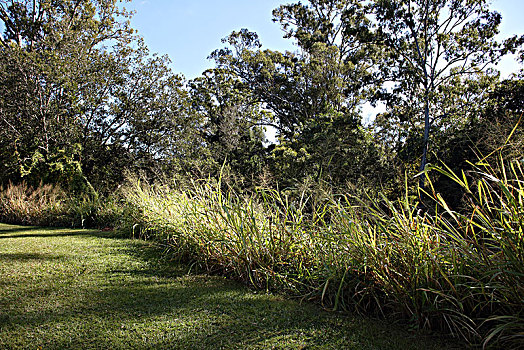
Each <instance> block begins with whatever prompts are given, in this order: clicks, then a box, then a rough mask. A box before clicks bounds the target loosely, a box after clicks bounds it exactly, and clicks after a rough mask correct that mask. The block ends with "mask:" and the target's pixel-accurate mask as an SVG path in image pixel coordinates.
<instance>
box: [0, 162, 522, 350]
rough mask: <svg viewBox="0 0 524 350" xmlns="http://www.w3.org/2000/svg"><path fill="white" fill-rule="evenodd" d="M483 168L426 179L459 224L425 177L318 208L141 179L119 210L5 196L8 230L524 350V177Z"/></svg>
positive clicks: (46, 190) (20, 191)
mask: <svg viewBox="0 0 524 350" xmlns="http://www.w3.org/2000/svg"><path fill="white" fill-rule="evenodd" d="M472 166H473V167H474V169H475V170H474V172H472V173H470V174H465V173H460V174H456V173H454V172H452V171H451V170H450V169H448V168H446V167H433V168H432V169H428V170H430V173H431V171H433V172H439V173H441V174H443V175H445V176H448V177H449V178H451V179H452V180H454V181H455V182H456V183H457V184H459V185H460V186H461V187H462V189H463V191H464V193H465V196H466V197H465V203H466V205H465V208H462V209H461V210H460V211H455V210H453V209H451V208H450V207H449V206H448V204H447V203H446V201H445V200H444V198H443V197H442V196H441V195H440V194H439V192H438V189H435V188H434V187H433V186H432V184H431V181H430V176H429V175H428V172H426V173H425V174H424V176H426V177H427V180H428V182H429V186H428V187H427V190H426V191H423V190H421V189H419V196H411V195H409V194H408V193H407V192H406V195H405V196H404V198H401V199H399V200H397V201H391V200H389V199H387V198H386V197H385V196H379V197H378V198H371V197H370V198H356V197H353V196H351V195H329V196H325V197H324V199H323V200H319V199H318V198H315V200H314V201H313V200H312V199H311V198H312V195H310V194H308V193H307V192H303V193H302V194H301V195H299V196H297V197H296V198H293V199H292V198H290V197H289V196H286V195H285V194H284V193H283V192H281V191H277V190H267V189H260V190H258V191H256V192H255V193H252V194H250V195H244V194H240V193H237V192H235V191H233V190H230V189H227V188H226V189H224V187H225V186H223V185H222V184H221V183H220V181H219V182H213V181H209V180H208V181H202V182H193V183H192V185H184V186H180V185H177V184H176V183H171V184H165V183H164V184H149V183H146V182H144V181H141V180H139V179H138V178H130V179H129V180H128V183H127V185H126V186H123V187H122V189H121V191H120V193H119V195H120V199H119V200H116V199H113V200H111V201H109V200H107V201H105V202H98V203H92V202H88V201H86V200H83V201H82V200H79V199H76V200H72V199H71V198H67V196H65V194H64V193H63V191H61V190H60V189H58V188H53V187H49V186H42V187H40V188H39V189H35V190H32V189H29V188H28V187H27V186H25V187H24V185H19V186H18V187H17V186H13V185H11V186H8V187H7V188H6V189H3V190H2V191H0V192H1V195H0V205H1V213H2V214H1V217H0V220H2V221H6V222H16V221H18V222H22V223H28V224H39V225H49V224H57V223H58V224H59V223H62V222H63V223H68V222H69V221H71V220H72V221H73V225H75V222H76V225H83V224H85V223H86V220H90V221H91V222H92V223H93V224H95V225H98V226H100V227H103V226H106V225H108V226H120V227H121V228H122V229H123V230H126V231H127V232H128V233H129V234H132V235H135V236H141V237H144V238H148V239H157V240H162V241H164V242H167V244H168V246H169V249H170V251H171V253H172V254H173V256H176V257H178V258H179V259H181V260H184V261H186V262H191V263H194V264H198V265H199V266H200V267H202V268H205V269H207V270H208V271H210V272H213V273H220V274H224V275H227V276H229V277H231V278H234V279H238V280H241V281H244V282H245V283H247V284H250V285H251V286H253V287H254V288H258V289H265V290H276V291H280V292H284V293H287V294H289V295H294V296H297V297H301V298H303V299H308V300H314V301H317V302H319V303H321V304H322V305H323V306H324V307H326V308H330V309H332V310H341V309H343V310H357V311H359V312H362V313H365V314H375V315H382V316H385V317H394V318H395V319H397V320H404V321H405V322H406V323H409V324H410V325H411V326H412V327H416V328H424V329H435V330H441V331H442V330H444V331H448V332H451V333H452V334H453V335H455V336H457V337H459V338H462V339H465V340H467V341H469V342H470V343H471V344H474V345H480V346H484V347H490V346H504V347H509V348H518V347H519V346H520V345H521V344H522V342H523V340H524V334H523V333H522V329H524V307H523V305H524V285H523V280H524V278H523V277H524V224H523V223H524V182H523V181H524V172H523V164H522V162H521V161H512V162H507V161H504V160H502V159H499V161H498V162H497V166H496V167H495V166H491V165H490V164H489V163H487V162H479V163H477V164H472ZM419 198H424V204H425V208H424V209H422V208H423V207H422V204H421V203H420V201H419ZM101 203H102V204H101ZM57 218H62V219H57ZM24 220H25V221H24ZM53 220H54V221H53Z"/></svg>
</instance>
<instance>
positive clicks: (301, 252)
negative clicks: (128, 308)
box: [0, 0, 524, 347]
mask: <svg viewBox="0 0 524 350" xmlns="http://www.w3.org/2000/svg"><path fill="white" fill-rule="evenodd" d="M130 16H131V14H130V13H128V12H127V11H126V10H125V9H124V8H123V7H122V6H121V4H119V3H118V2H117V1H116V0H18V1H14V0H13V1H7V0H0V20H1V21H2V23H3V25H4V33H3V34H2V35H1V36H0V67H1V69H0V86H1V87H2V89H1V90H0V169H1V171H0V186H1V190H0V220H2V221H9V222H22V223H26V224H38V225H73V226H89V225H92V226H99V227H106V226H119V227H120V228H122V229H124V230H127V232H128V233H130V234H140V235H144V236H147V237H156V238H157V239H161V240H163V241H164V242H168V244H169V245H170V247H171V250H172V251H175V252H176V253H177V254H178V256H179V257H180V258H181V259H186V260H191V261H194V262H197V263H198V265H199V266H201V267H203V268H207V269H209V270H211V271H214V272H217V271H220V272H221V273H224V274H227V275H231V276H233V277H235V278H238V279H241V280H243V281H245V282H246V283H249V284H251V285H253V286H255V287H257V288H266V289H278V290H283V291H286V292H289V293H291V294H293V295H300V296H302V297H307V298H310V299H313V300H317V301H320V302H322V303H324V305H325V306H326V307H333V308H339V307H347V308H352V309H356V310H360V311H363V312H366V313H375V314H381V315H392V314H394V315H401V319H403V320H406V321H409V322H411V323H412V324H415V325H416V326H417V327H421V328H423V327H426V328H432V329H444V330H446V331H451V332H454V334H456V335H459V336H461V337H462V338H464V339H467V340H468V341H470V342H471V343H474V344H479V343H481V342H484V344H491V343H497V342H498V344H508V345H509V346H516V347H518V346H519V344H521V343H520V341H521V337H522V335H521V334H520V333H519V332H520V330H521V329H522V325H523V324H524V323H523V317H522V315H523V313H524V310H523V308H522V297H523V290H524V289H523V286H522V276H524V258H523V256H524V255H523V254H524V236H523V235H522V232H523V231H522V230H523V228H522V217H523V215H524V214H523V211H522V210H523V208H522V203H523V198H524V192H523V187H522V180H523V178H524V176H523V173H522V161H523V159H524V158H523V151H522V150H523V149H524V148H523V147H524V130H523V128H522V122H521V121H520V119H521V117H522V114H523V111H524V80H523V78H524V72H523V70H520V71H518V72H514V74H512V75H511V76H510V77H509V78H507V79H501V78H500V74H499V73H498V71H497V70H496V64H497V62H499V61H500V59H501V58H502V57H503V56H505V55H508V54H516V57H517V59H518V60H519V61H520V62H521V63H522V61H523V60H524V51H523V49H522V45H523V43H524V36H517V35H515V36H513V37H510V38H507V39H504V40H497V38H496V36H497V34H498V27H499V25H500V22H501V15H500V14H498V13H496V12H494V11H491V10H490V9H489V6H488V1H486V0H411V1H407V0H406V1H393V0H376V1H358V0H311V1H309V2H307V3H301V2H298V3H292V4H286V5H282V6H280V7H279V8H277V9H275V10H274V11H273V20H274V21H275V22H277V23H278V24H280V26H281V28H282V31H283V35H284V37H286V38H288V39H289V40H292V41H293V42H294V43H295V44H296V45H297V50H296V51H294V52H289V51H286V52H279V51H274V50H270V49H266V48H263V47H262V44H261V43H260V41H259V39H258V36H257V34H256V33H253V32H250V31H248V30H247V29H241V30H239V31H235V32H233V33H231V34H230V35H229V36H228V37H227V38H225V39H224V40H223V44H224V47H223V48H221V49H217V50H215V51H214V52H212V53H211V55H210V59H213V60H214V61H215V63H216V66H215V68H213V69H209V70H207V71H205V72H203V74H202V75H201V76H200V77H198V78H195V79H192V80H186V79H185V78H184V77H183V76H182V75H179V74H176V73H175V72H173V70H172V69H171V68H170V61H169V58H168V57H166V56H157V55H154V54H151V53H150V52H149V50H148V49H147V47H146V45H145V44H144V42H143V40H142V39H141V38H140V37H139V36H138V35H137V34H136V33H135V31H134V30H133V29H132V28H131V27H130V25H129V22H128V20H129V18H130ZM371 107H375V109H373V108H371ZM370 110H371V111H372V113H373V114H374V115H373V118H372V120H371V121H367V122H364V119H365V117H366V116H367V114H368V113H369V111H370ZM269 130H272V131H274V132H275V133H276V137H275V139H274V140H267V136H266V135H267V134H268V131H269ZM59 187H60V188H59Z"/></svg>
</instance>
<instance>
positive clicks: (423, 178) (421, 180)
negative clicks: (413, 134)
mask: <svg viewBox="0 0 524 350" xmlns="http://www.w3.org/2000/svg"><path fill="white" fill-rule="evenodd" d="M429 129H430V125H429V101H428V99H427V98H426V106H425V108H424V141H423V146H422V160H421V162H420V169H419V170H420V172H422V171H424V169H425V168H426V164H427V154H428V140H429ZM419 186H420V188H421V189H424V188H425V186H426V176H425V175H420V178H419Z"/></svg>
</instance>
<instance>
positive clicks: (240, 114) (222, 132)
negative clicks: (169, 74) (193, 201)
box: [188, 68, 267, 186]
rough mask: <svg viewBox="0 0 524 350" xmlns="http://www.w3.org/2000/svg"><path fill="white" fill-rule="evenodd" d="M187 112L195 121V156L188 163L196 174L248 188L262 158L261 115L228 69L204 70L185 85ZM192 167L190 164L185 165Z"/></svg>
mask: <svg viewBox="0 0 524 350" xmlns="http://www.w3.org/2000/svg"><path fill="white" fill-rule="evenodd" d="M188 86H189V99H188V101H189V103H188V106H189V114H190V115H191V118H192V120H194V121H195V124H194V125H195V128H193V129H192V131H191V132H192V135H193V136H192V137H193V138H195V139H196V140H198V141H196V142H195V147H197V149H198V153H199V154H195V153H196V152H192V154H193V158H194V159H193V161H192V162H188V165H189V166H190V167H191V168H193V169H194V171H198V172H199V175H200V176H203V175H204V176H209V175H212V176H216V175H219V172H220V169H221V168H222V166H223V165H224V164H227V166H228V170H230V171H229V172H228V173H227V174H226V173H222V176H224V177H225V176H228V177H231V178H232V179H231V180H232V181H235V182H236V183H235V184H237V185H242V186H251V185H253V182H254V181H256V178H257V177H258V176H259V175H260V174H261V173H262V171H263V170H264V167H265V165H266V160H267V155H266V153H267V152H266V148H265V147H264V145H263V143H264V140H265V139H264V132H263V125H264V120H265V119H267V112H266V111H265V110H264V109H263V108H262V106H261V104H260V102H258V100H257V99H256V98H255V96H254V95H253V94H252V93H251V91H250V90H248V89H245V87H244V86H243V83H242V81H241V80H239V79H238V78H237V77H236V76H235V75H233V74H231V72H229V71H228V70H224V69H220V68H215V69H208V70H206V71H205V72H204V73H203V74H202V76H200V77H198V78H196V79H193V80H191V81H189V83H188ZM191 163H192V164H191Z"/></svg>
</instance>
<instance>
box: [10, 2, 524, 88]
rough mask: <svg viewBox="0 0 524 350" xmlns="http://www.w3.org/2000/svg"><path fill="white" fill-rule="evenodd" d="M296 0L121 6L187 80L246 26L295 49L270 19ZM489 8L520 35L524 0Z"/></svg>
mask: <svg viewBox="0 0 524 350" xmlns="http://www.w3.org/2000/svg"><path fill="white" fill-rule="evenodd" d="M296 1H298V0H296ZM296 1H295V0H132V1H131V2H126V3H125V4H124V6H125V7H126V8H128V9H130V10H134V11H136V14H135V15H134V16H133V18H132V19H131V25H132V26H133V28H135V29H137V30H138V32H139V34H140V35H141V36H142V37H144V40H145V42H146V44H147V46H148V47H149V48H150V50H151V52H156V53H159V54H168V55H169V57H170V58H171V60H172V61H173V64H172V68H173V69H174V70H175V71H176V72H177V73H182V74H184V75H185V76H186V78H189V79H191V78H195V77H197V76H199V75H200V74H201V73H202V72H203V71H204V70H205V69H207V68H211V67H212V66H213V62H211V61H209V60H207V57H208V56H209V54H210V53H211V52H212V51H213V50H215V49H218V48H221V47H222V46H223V44H222V43H221V42H220V39H222V38H224V37H225V36H227V35H228V34H230V33H231V32H232V31H233V30H239V29H241V28H248V29H249V30H252V31H255V32H257V33H258V34H259V36H260V39H261V41H262V44H263V45H264V47H265V48H269V49H272V50H280V51H284V50H294V49H295V48H294V46H293V45H292V42H291V41H290V40H285V39H283V38H282V32H281V30H280V27H279V25H278V24H277V23H273V22H272V21H271V19H272V15H271V11H272V10H273V9H274V8H277V7H278V6H279V5H280V4H282V3H286V2H296ZM492 9H495V10H497V11H499V12H500V13H502V17H503V19H502V24H501V26H500V30H501V35H500V38H505V37H508V36H510V35H512V34H520V35H522V34H524V17H523V16H524V0H493V1H492ZM3 29H4V28H3V25H2V24H0V30H1V31H3ZM499 69H500V70H501V71H502V72H503V75H507V74H508V73H510V72H513V71H515V70H517V69H518V65H517V64H516V62H515V61H514V59H513V58H511V57H507V58H505V59H504V60H503V61H502V63H501V65H500V66H499Z"/></svg>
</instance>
